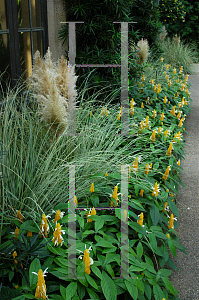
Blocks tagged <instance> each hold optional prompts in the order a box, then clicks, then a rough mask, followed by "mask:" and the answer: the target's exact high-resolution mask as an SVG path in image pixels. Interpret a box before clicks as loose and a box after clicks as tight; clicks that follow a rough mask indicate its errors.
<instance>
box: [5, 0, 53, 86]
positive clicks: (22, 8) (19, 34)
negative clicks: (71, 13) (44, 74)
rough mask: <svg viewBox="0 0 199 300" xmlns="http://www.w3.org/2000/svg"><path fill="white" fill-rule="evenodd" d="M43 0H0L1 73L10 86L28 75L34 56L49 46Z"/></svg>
mask: <svg viewBox="0 0 199 300" xmlns="http://www.w3.org/2000/svg"><path fill="white" fill-rule="evenodd" d="M47 32H48V28H47V1H46V0H0V76H1V75H2V73H3V72H4V71H5V70H6V72H4V75H3V79H8V78H10V79H11V83H12V86H14V85H15V82H16V80H17V79H18V78H19V77H20V76H21V75H23V77H24V78H28V77H29V76H30V75H31V69H32V63H33V55H34V53H35V52H36V51H37V50H39V51H40V53H41V55H43V53H46V50H47V48H48V34H47Z"/></svg>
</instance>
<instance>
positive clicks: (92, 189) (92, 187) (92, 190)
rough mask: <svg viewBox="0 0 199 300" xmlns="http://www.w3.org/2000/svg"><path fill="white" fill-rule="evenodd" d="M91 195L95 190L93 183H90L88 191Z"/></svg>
mask: <svg viewBox="0 0 199 300" xmlns="http://www.w3.org/2000/svg"><path fill="white" fill-rule="evenodd" d="M89 191H90V192H91V193H93V192H94V191H95V190H94V183H91V187H90V190H89Z"/></svg>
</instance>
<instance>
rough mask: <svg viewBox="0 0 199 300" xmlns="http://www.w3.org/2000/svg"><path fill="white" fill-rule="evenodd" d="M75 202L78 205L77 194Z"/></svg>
mask: <svg viewBox="0 0 199 300" xmlns="http://www.w3.org/2000/svg"><path fill="white" fill-rule="evenodd" d="M74 203H75V204H76V205H78V201H77V196H74Z"/></svg>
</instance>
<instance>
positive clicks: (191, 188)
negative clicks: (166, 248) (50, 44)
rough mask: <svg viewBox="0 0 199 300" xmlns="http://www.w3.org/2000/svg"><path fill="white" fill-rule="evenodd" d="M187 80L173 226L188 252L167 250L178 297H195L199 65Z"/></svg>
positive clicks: (198, 294)
mask: <svg viewBox="0 0 199 300" xmlns="http://www.w3.org/2000/svg"><path fill="white" fill-rule="evenodd" d="M196 68H197V72H196V74H195V75H190V76H189V82H190V83H191V88H190V92H191V98H192V100H193V103H192V104H191V109H192V111H191V112H190V113H189V115H188V116H187V119H186V121H185V127H186V131H187V132H188V133H189V134H190V136H189V135H188V134H186V133H185V134H184V138H185V139H186V142H185V151H186V156H185V159H184V160H181V166H182V168H183V169H184V170H183V171H182V173H181V181H182V182H183V183H184V184H185V185H186V189H185V188H184V187H182V186H181V185H180V187H179V193H178V196H177V206H178V209H179V220H178V221H179V227H178V228H177V229H176V231H177V233H178V237H179V239H180V243H181V244H182V245H184V246H185V247H186V248H187V253H188V256H187V255H185V254H184V253H182V252H180V251H178V250H177V259H175V258H174V256H173V255H172V254H171V259H172V260H173V261H174V262H175V264H176V266H177V268H178V269H179V271H173V272H172V275H171V277H170V279H171V282H172V284H173V285H174V286H175V288H176V289H177V290H178V291H179V298H180V300H199V65H197V66H196Z"/></svg>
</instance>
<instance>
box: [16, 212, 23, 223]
mask: <svg viewBox="0 0 199 300" xmlns="http://www.w3.org/2000/svg"><path fill="white" fill-rule="evenodd" d="M17 219H18V220H19V221H20V222H21V223H23V216H22V214H21V211H20V210H17Z"/></svg>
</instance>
